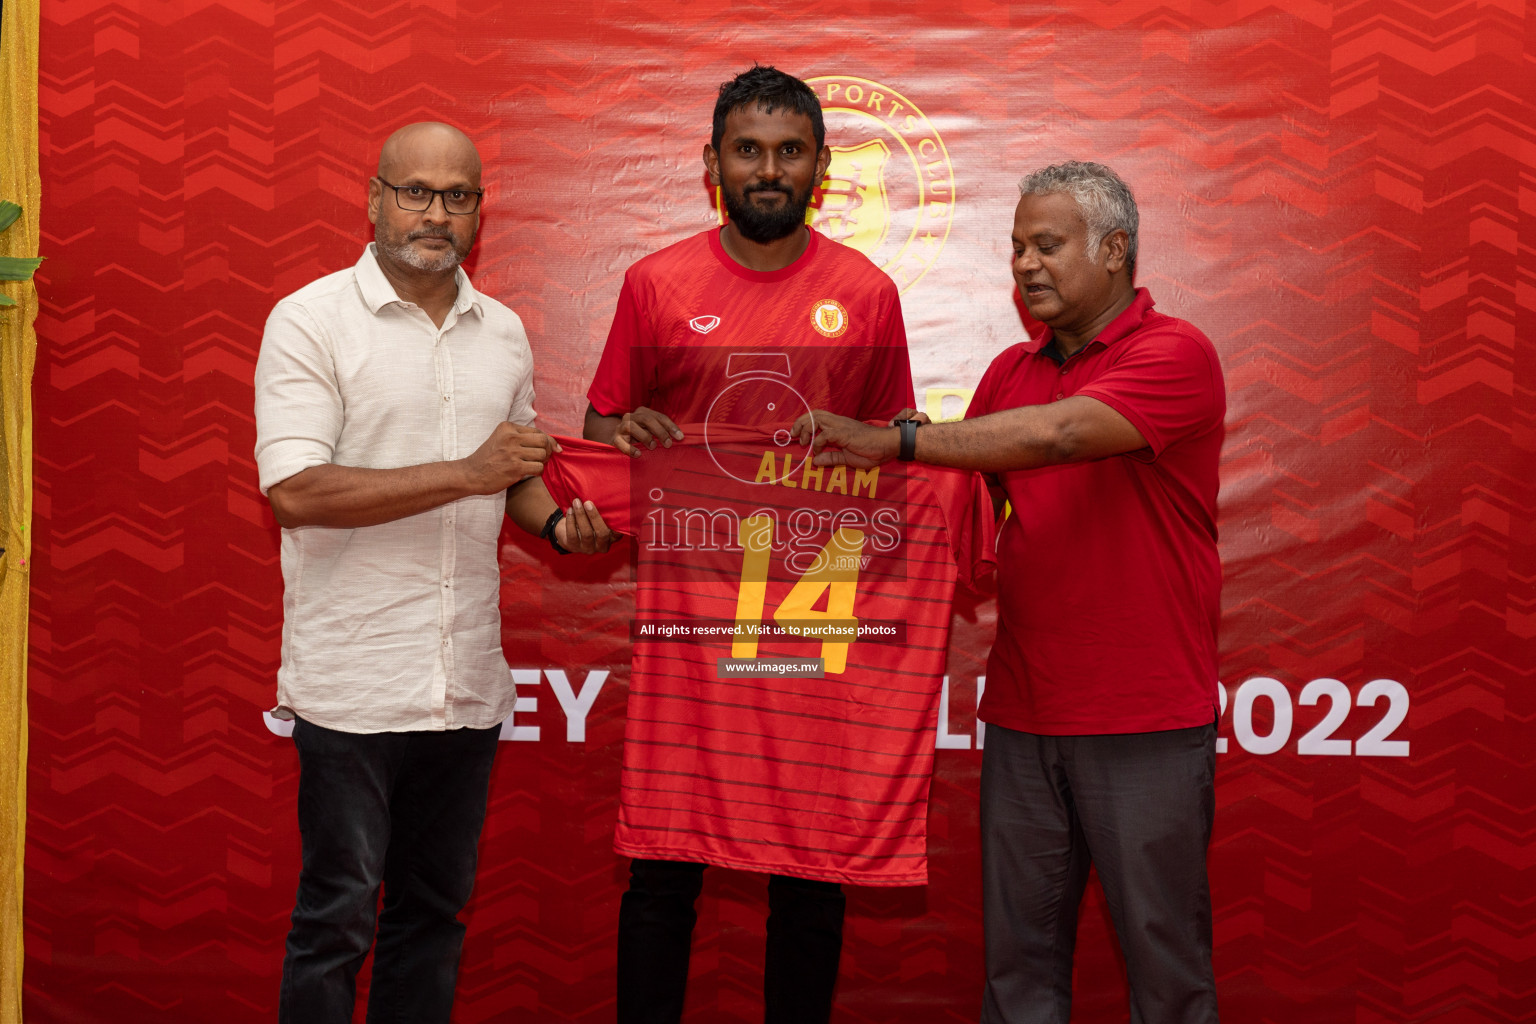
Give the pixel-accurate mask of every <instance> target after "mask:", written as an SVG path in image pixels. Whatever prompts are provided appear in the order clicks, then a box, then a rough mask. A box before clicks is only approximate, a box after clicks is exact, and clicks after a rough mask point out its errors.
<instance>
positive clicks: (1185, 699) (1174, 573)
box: [966, 289, 1227, 735]
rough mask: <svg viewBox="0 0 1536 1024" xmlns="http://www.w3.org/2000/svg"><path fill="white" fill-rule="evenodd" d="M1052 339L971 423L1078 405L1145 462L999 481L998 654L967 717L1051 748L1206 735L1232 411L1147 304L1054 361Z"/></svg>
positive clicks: (1019, 366) (1016, 352) (1098, 464)
mask: <svg viewBox="0 0 1536 1024" xmlns="http://www.w3.org/2000/svg"><path fill="white" fill-rule="evenodd" d="M1050 341H1051V334H1050V332H1047V333H1046V334H1045V336H1044V337H1043V338H1041V339H1039V340H1037V341H1033V342H1027V343H1025V344H1022V345H1015V346H1013V347H1012V348H1010V349H1008V350H1006V351H1004V352H1003V353H1002V354H1001V355H999V356H998V357H997V358H996V359H995V360H994V361H993V362H992V365H991V366H990V367H989V368H988V369H987V372H986V374H985V375H984V376H983V377H982V379H981V384H980V385H979V386H978V387H977V389H976V395H975V398H974V399H972V401H971V405H970V407H969V408H968V409H967V410H966V416H967V417H975V416H983V415H986V414H987V413H991V412H999V411H1001V410H1003V409H1012V408H1015V407H1018V406H1022V405H1043V404H1046V403H1049V402H1054V401H1059V400H1061V399H1063V398H1067V397H1070V396H1072V395H1087V396H1089V397H1092V398H1095V399H1097V400H1099V401H1101V402H1103V403H1104V404H1106V405H1108V406H1109V407H1110V408H1112V409H1114V410H1115V411H1117V412H1119V413H1120V414H1121V415H1122V416H1124V417H1125V418H1126V419H1128V420H1130V421H1131V423H1132V424H1133V425H1135V427H1136V429H1137V430H1139V431H1140V432H1141V436H1142V437H1144V438H1146V441H1147V447H1146V448H1144V449H1142V450H1140V451H1136V452H1129V453H1127V454H1125V455H1118V456H1114V457H1112V458H1107V459H1097V460H1095V461H1092V462H1074V463H1070V464H1067V465H1060V466H1047V467H1043V468H1040V469H1029V470H1019V471H1016V472H1010V473H1000V474H998V475H999V477H1000V479H1001V482H1002V485H1003V488H1004V490H1005V491H1007V494H1008V499H1009V501H1010V503H1011V504H1012V506H1013V514H1012V515H1010V516H1009V517H1008V519H1007V521H1006V522H1005V523H1004V525H1003V528H1002V532H1001V535H1000V537H999V541H998V559H997V560H998V566H999V569H1000V571H999V573H998V576H999V581H998V629H997V642H996V644H995V645H994V646H993V648H992V655H991V657H990V659H989V660H988V662H987V687H986V694H985V695H984V696H983V698H982V703H981V708H980V710H979V711H978V714H979V715H980V716H981V718H982V719H984V720H985V721H988V722H995V723H997V724H999V725H1002V726H1005V727H1006V728H1009V729H1019V730H1023V731H1026V732H1033V733H1044V734H1050V735H1082V734H1088V733H1115V732H1155V731H1158V730H1162V729H1179V728H1185V727H1188V726H1196V725H1208V724H1210V723H1211V722H1213V721H1215V720H1216V713H1217V707H1216V699H1217V695H1216V673H1217V668H1216V625H1217V620H1218V618H1219V617H1220V614H1221V603H1220V598H1221V562H1220V559H1219V558H1218V556H1217V551H1216V490H1217V484H1218V479H1217V466H1218V462H1219V459H1220V455H1221V442H1222V437H1223V434H1224V428H1223V420H1224V418H1225V416H1226V407H1227V403H1226V387H1225V385H1224V384H1223V382H1222V376H1221V364H1220V362H1219V361H1218V359H1217V357H1216V350H1215V349H1214V348H1213V347H1212V346H1211V343H1210V341H1209V340H1207V338H1206V337H1205V335H1204V334H1201V333H1200V332H1199V331H1198V330H1196V329H1195V328H1194V327H1192V326H1191V325H1190V324H1187V323H1185V322H1184V321H1182V320H1176V319H1174V318H1173V317H1170V316H1164V315H1163V314H1161V313H1158V312H1156V311H1155V310H1154V309H1153V308H1152V298H1151V296H1150V295H1148V294H1147V292H1146V289H1137V291H1136V298H1135V300H1134V301H1133V302H1132V303H1131V306H1130V307H1129V308H1128V309H1126V311H1125V312H1123V313H1121V314H1120V316H1119V317H1117V318H1116V319H1115V320H1113V321H1112V322H1111V323H1110V324H1109V325H1108V326H1107V327H1105V328H1104V330H1103V331H1101V332H1100V333H1099V335H1098V337H1096V338H1094V339H1093V340H1092V341H1091V342H1089V343H1088V344H1087V345H1086V346H1085V347H1084V348H1083V349H1081V350H1080V351H1078V352H1077V353H1075V354H1074V355H1073V356H1072V357H1071V358H1070V359H1067V360H1066V361H1065V362H1064V363H1057V362H1056V361H1055V359H1053V358H1052V357H1051V355H1050V353H1049V352H1048V351H1046V348H1047V346H1048V345H1049V344H1050Z"/></svg>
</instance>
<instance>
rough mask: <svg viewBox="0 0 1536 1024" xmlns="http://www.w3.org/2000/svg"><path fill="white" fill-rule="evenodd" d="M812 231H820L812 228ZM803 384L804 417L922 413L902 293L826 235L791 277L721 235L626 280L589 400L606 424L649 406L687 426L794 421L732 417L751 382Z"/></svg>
mask: <svg viewBox="0 0 1536 1024" xmlns="http://www.w3.org/2000/svg"><path fill="white" fill-rule="evenodd" d="M808 230H809V229H808ZM759 372H767V373H774V374H779V375H784V376H787V377H789V378H791V379H792V382H793V385H794V388H795V391H796V393H797V396H798V399H799V401H798V402H797V404H796V407H795V408H796V409H797V410H798V409H801V408H802V407H803V408H804V409H805V410H807V411H808V410H809V409H826V410H828V411H830V412H835V413H837V414H839V415H842V416H852V417H854V418H856V419H867V420H873V419H878V420H889V419H890V418H891V417H892V416H895V415H896V414H897V413H898V412H900V411H901V410H902V409H904V408H908V407H911V406H913V393H912V371H911V366H910V363H909V362H908V358H907V332H906V327H905V325H904V324H903V323H902V319H901V301H900V297H899V295H898V292H897V289H896V285H895V284H894V283H893V282H892V281H891V279H890V278H889V277H887V276H886V274H885V273H884V272H883V271H881V270H880V269H879V268H878V267H876V266H875V265H874V264H873V263H871V262H870V261H869V260H868V258H866V257H865V256H864V255H863V254H861V253H859V252H858V251H857V250H855V249H850V248H848V247H847V246H845V245H840V244H838V243H837V242H834V241H832V240H830V239H828V238H825V237H824V236H822V235H820V234H818V233H817V232H815V231H810V241H809V244H808V245H807V246H806V249H805V252H803V253H801V255H800V258H799V259H797V260H795V262H793V263H791V264H790V265H789V266H787V267H784V268H783V269H781V270H774V271H757V270H748V269H747V268H746V267H743V266H741V265H740V264H739V263H737V262H736V261H735V260H733V259H731V257H730V256H729V255H727V254H726V252H725V249H724V248H722V247H721V245H720V232H719V229H717V228H711V229H709V230H708V231H704V232H701V233H700V234H697V235H694V236H693V237H692V238H687V239H684V240H683V241H681V242H678V243H677V244H675V245H671V246H668V247H667V248H665V249H662V250H661V251H659V252H655V253H652V254H651V255H649V256H647V257H645V258H644V259H642V260H640V261H638V262H637V263H635V265H634V266H632V267H630V269H629V272H628V273H627V274H625V275H624V286H623V288H622V289H621V290H620V292H619V304H618V308H617V309H616V310H615V312H614V315H613V326H612V327H611V328H610V329H609V332H608V342H607V345H606V346H605V347H604V349H603V355H602V359H601V361H600V362H599V363H598V366H597V373H596V374H595V376H594V377H593V380H592V386H591V387H590V388H588V389H587V398H588V400H589V401H591V403H592V407H593V408H594V409H596V410H597V411H598V412H599V413H601V414H602V415H604V416H620V415H623V414H624V413H626V412H630V411H632V410H634V409H637V408H639V407H640V406H642V405H643V406H648V407H650V408H652V409H657V410H659V411H661V412H663V413H666V414H667V415H668V416H670V417H671V418H672V420H673V422H675V423H679V424H681V423H703V422H705V421H706V420H712V421H714V422H716V423H721V422H727V421H728V422H733V423H741V424H748V425H754V424H758V423H786V424H787V423H789V422H791V421H793V420H794V418H795V415H798V412H795V413H793V414H791V415H789V416H787V417H786V416H785V415H784V410H771V411H770V410H755V409H739V408H738V409H736V410H735V411H734V412H732V411H730V410H729V409H728V407H729V405H730V398H731V396H729V395H727V396H726V398H725V400H724V402H723V403H722V401H721V393H722V392H723V391H725V390H726V389H727V388H728V386H729V385H730V383H731V382H732V381H733V380H735V379H739V378H740V377H742V376H743V375H745V374H752V373H759Z"/></svg>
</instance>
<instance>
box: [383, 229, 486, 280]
mask: <svg viewBox="0 0 1536 1024" xmlns="http://www.w3.org/2000/svg"><path fill="white" fill-rule="evenodd" d="M418 238H442V239H446V240H447V242H448V248H447V249H445V250H443V251H442V252H440V253H438V254H437V255H435V256H429V255H427V254H426V253H424V252H422V251H421V250H419V249H417V248H416V247H415V246H414V245H412V244H411V243H412V242H413V241H415V240H416V239H418ZM373 241H374V244H376V245H377V246H378V247H379V248H380V249H381V250H383V251H384V252H385V253H387V254H388V255H390V256H391V257H393V258H395V259H397V260H399V261H400V262H401V263H404V264H405V265H407V266H410V267H415V268H416V269H417V270H420V271H423V272H425V273H428V274H441V273H443V272H444V271H447V270H452V269H453V268H454V267H456V266H458V265H459V264H460V263H463V262H464V253H462V252H460V251H459V240H458V238H457V237H456V236H454V235H452V234H450V233H448V232H437V231H412V232H410V233H409V234H406V235H404V236H398V235H394V234H389V233H386V232H385V231H382V230H379V229H375V230H374V233H373Z"/></svg>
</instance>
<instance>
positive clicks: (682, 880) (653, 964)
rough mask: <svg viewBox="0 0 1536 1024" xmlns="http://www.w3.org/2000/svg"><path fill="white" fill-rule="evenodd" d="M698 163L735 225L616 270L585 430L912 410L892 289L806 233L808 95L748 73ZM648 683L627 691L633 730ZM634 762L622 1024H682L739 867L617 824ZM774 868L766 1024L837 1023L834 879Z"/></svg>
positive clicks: (669, 429)
mask: <svg viewBox="0 0 1536 1024" xmlns="http://www.w3.org/2000/svg"><path fill="white" fill-rule="evenodd" d="M703 155H704V165H705V167H706V168H707V170H708V173H709V177H710V181H711V182H713V183H714V184H715V185H716V186H718V187H719V189H720V193H721V198H722V201H723V204H724V206H725V209H726V212H727V214H728V215H729V221H728V223H726V224H725V226H724V227H723V228H710V229H709V230H706V231H704V232H702V233H700V234H698V235H695V236H693V237H691V238H688V239H684V240H683V241H681V242H679V243H677V244H675V245H672V246H670V247H668V248H666V249H663V250H661V251H660V252H657V253H653V254H652V255H650V256H647V257H646V258H644V259H642V260H640V261H639V262H638V263H636V264H635V265H634V266H633V267H631V268H630V270H629V272H628V273H627V274H626V275H625V279H624V286H623V290H622V291H621V292H620V295H619V302H618V308H617V310H616V312H615V314H614V319H613V325H612V328H611V330H610V332H609V335H608V341H607V345H606V347H605V349H604V351H603V356H602V360H601V362H600V363H599V365H598V369H597V373H596V376H595V378H594V380H593V382H592V386H591V388H590V389H589V390H588V392H587V397H588V399H589V400H590V403H591V404H590V406H589V407H588V409H587V414H586V422H585V426H584V430H583V434H584V436H585V437H586V438H587V439H589V440H595V441H601V442H606V443H611V444H613V445H614V446H615V447H616V448H617V449H618V450H620V451H622V452H625V453H626V454H630V455H634V456H636V457H642V453H643V452H645V451H646V450H647V449H655V448H656V447H657V446H658V445H661V446H663V447H671V446H672V444H673V443H674V442H675V441H683V440H684V435H683V431H682V430H681V429H680V428H679V426H678V424H694V423H696V424H720V425H730V426H733V427H753V426H761V425H765V424H782V423H786V422H788V420H789V419H792V418H793V415H786V413H787V412H790V411H791V409H790V406H791V404H792V405H793V406H794V411H795V412H799V411H809V409H810V408H812V407H819V408H828V409H833V410H836V411H837V412H839V413H842V414H844V415H846V416H851V417H856V418H858V419H878V420H882V421H889V420H890V418H891V417H892V416H894V415H895V414H896V413H897V412H898V411H899V410H901V409H903V408H904V407H907V406H910V405H912V404H913V392H912V380H911V368H910V365H909V362H908V358H907V341H906V330H905V327H904V325H903V322H902V316H901V304H900V300H899V297H898V291H897V288H896V286H895V284H894V283H893V282H892V281H891V280H890V278H889V277H887V276H886V275H885V274H884V273H883V272H881V271H880V270H879V269H878V268H877V267H875V266H874V264H872V263H871V262H870V261H869V260H868V259H867V258H866V257H864V256H863V255H861V254H860V253H858V252H856V251H855V250H853V249H851V248H848V247H846V246H843V245H840V244H838V243H837V242H834V241H832V240H831V239H828V238H826V237H824V236H822V235H821V234H819V233H817V232H816V231H813V230H811V229H809V228H808V227H807V226H806V211H807V208H808V206H809V203H810V201H811V198H812V194H813V190H814V188H815V187H816V185H817V184H818V183H819V182H820V181H821V180H822V178H823V176H824V175H825V174H826V171H827V167H828V165H829V164H830V161H831V151H830V150H829V149H828V148H827V147H826V145H825V128H824V126H823V123H822V115H821V105H820V103H819V101H818V100H817V98H816V94H815V93H814V92H813V91H812V90H811V89H810V87H809V86H807V85H806V84H805V83H804V82H801V81H800V80H799V79H796V78H793V77H791V76H790V75H786V74H784V73H783V72H781V71H777V70H775V69H773V68H769V67H754V68H752V69H751V70H749V71H746V72H744V73H743V74H741V75H739V76H738V77H737V78H735V79H734V80H732V81H730V82H727V83H725V84H724V85H723V86H721V89H720V94H719V97H718V99H717V102H716V105H715V112H714V125H713V132H712V136H711V139H710V142H709V144H708V145H706V146H705V147H704V154H703ZM744 368H746V369H744ZM744 374H745V375H746V376H744ZM733 380H735V381H737V382H738V383H743V382H745V381H748V380H751V381H756V382H759V383H764V382H769V383H772V382H773V381H778V383H780V384H782V387H777V388H776V389H773V388H771V389H769V390H776V392H777V393H779V394H782V395H783V396H785V397H784V400H782V401H775V400H772V399H764V398H763V397H762V395H763V394H764V389H763V388H760V387H753V388H739V387H738V388H732V386H731V384H732V381H733ZM743 396H750V400H747V399H746V398H744V397H743ZM786 440H787V435H786ZM644 685H645V682H644V680H639V679H637V680H635V681H634V683H632V687H631V694H630V701H631V703H630V712H631V721H632V722H633V721H634V719H635V715H636V708H637V706H638V705H637V703H636V702H637V700H640V701H644V700H645V699H646V694H645V692H644V690H643V687H644ZM637 687H640V688H641V689H637ZM645 756H649V755H646V754H645V748H644V746H643V745H642V744H638V743H627V744H626V747H625V754H624V757H625V776H626V780H627V781H626V784H625V786H624V789H623V796H622V797H621V809H620V818H619V827H618V831H617V834H616V840H615V847H616V848H617V849H618V850H619V852H620V853H625V854H628V855H630V856H631V857H633V858H634V860H633V862H632V866H631V879H630V887H629V891H628V892H627V893H626V894H625V896H624V899H623V904H622V907H621V910H620V918H619V993H618V1007H619V1020H620V1022H621V1024H633V1022H641V1021H644V1022H673V1021H677V1020H678V1019H679V1018H680V1016H681V1013H682V1005H683V994H684V990H685V987H686V984H687V977H688V959H689V946H690V942H691V936H692V932H693V926H694V923H695V920H696V915H695V911H694V901H695V899H696V897H697V896H698V893H699V891H700V888H701V885H702V878H703V870H704V865H705V863H706V862H708V863H715V864H729V866H734V867H743V866H750V865H743V864H741V863H737V862H732V861H729V860H727V859H723V858H722V857H721V856H719V855H718V853H717V852H716V851H715V850H712V849H711V846H710V844H709V842H708V841H707V840H704V839H698V838H690V837H687V836H684V835H681V834H680V833H677V832H672V833H667V834H662V833H660V832H659V831H658V830H656V829H652V828H647V827H645V826H643V825H641V824H638V821H639V819H640V817H641V816H640V815H639V814H631V813H626V809H627V808H628V807H629V806H630V803H629V802H630V801H631V800H632V799H634V797H633V794H634V792H635V789H634V788H633V787H632V785H631V784H630V782H629V781H628V780H630V779H632V778H633V777H634V775H635V773H636V771H637V770H638V769H640V768H642V767H644V766H642V765H640V764H639V763H638V762H637V759H639V758H642V757H645ZM767 792H768V796H767V797H766V799H770V800H771V799H772V795H771V789H770V790H768V791H767ZM782 860H783V858H782V857H766V858H765V860H764V864H763V866H762V867H760V868H759V869H760V870H765V871H769V872H771V877H770V880H769V919H768V948H767V957H766V965H765V971H764V990H765V991H764V998H765V1002H766V1006H767V1020H768V1021H769V1022H775V1021H783V1022H794V1024H816V1022H819V1021H825V1020H827V1018H828V1016H829V1014H830V1012H831V1005H832V990H833V986H834V982H835V981H836V977H837V965H838V959H839V956H840V953H841V949H842V927H843V911H844V902H845V901H844V897H843V894H842V890H841V887H840V885H839V883H838V882H837V881H835V880H832V879H833V878H835V877H837V876H836V875H835V873H834V874H831V875H829V874H827V873H823V872H817V871H811V870H808V871H806V872H805V876H802V875H797V874H793V873H784V871H785V870H787V869H781V868H778V867H774V866H771V865H774V864H775V863H776V862H777V861H782ZM818 875H819V877H812V876H818ZM843 877H852V876H843ZM904 884H910V883H904Z"/></svg>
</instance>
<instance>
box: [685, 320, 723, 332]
mask: <svg viewBox="0 0 1536 1024" xmlns="http://www.w3.org/2000/svg"><path fill="white" fill-rule="evenodd" d="M688 326H689V327H692V328H693V329H694V330H696V331H698V332H699V333H700V334H708V333H709V332H710V331H712V330H714V329H715V328H716V327H719V326H720V318H719V317H717V316H696V317H694V318H693V319H692V320H689V321H688Z"/></svg>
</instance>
